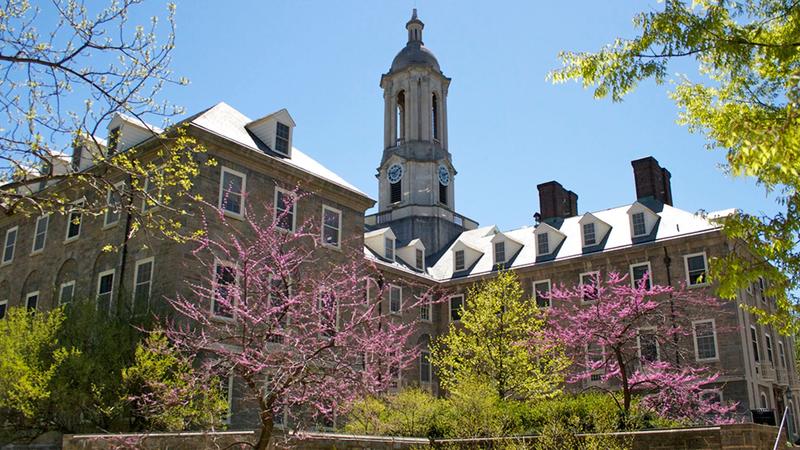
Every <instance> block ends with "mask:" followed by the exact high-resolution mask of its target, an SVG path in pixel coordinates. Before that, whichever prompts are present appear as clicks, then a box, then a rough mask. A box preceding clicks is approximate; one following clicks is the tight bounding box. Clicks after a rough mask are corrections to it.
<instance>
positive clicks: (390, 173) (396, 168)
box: [386, 164, 403, 184]
mask: <svg viewBox="0 0 800 450" xmlns="http://www.w3.org/2000/svg"><path fill="white" fill-rule="evenodd" d="M386 176H387V178H389V183H392V184H394V183H397V182H398V181H400V179H401V178H403V166H401V165H400V164H392V166H391V167H389V170H387V171H386Z"/></svg>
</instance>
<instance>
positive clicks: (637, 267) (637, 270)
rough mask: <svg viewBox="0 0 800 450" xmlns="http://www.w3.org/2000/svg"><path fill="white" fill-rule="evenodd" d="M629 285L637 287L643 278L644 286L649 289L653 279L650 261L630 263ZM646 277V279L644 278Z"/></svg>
mask: <svg viewBox="0 0 800 450" xmlns="http://www.w3.org/2000/svg"><path fill="white" fill-rule="evenodd" d="M630 270H631V285H632V286H633V287H634V288H638V287H639V286H640V285H641V284H642V280H644V288H645V289H647V290H650V287H651V286H652V281H653V275H652V271H651V270H650V263H649V262H646V263H640V264H631V269H630ZM645 277H646V279H645Z"/></svg>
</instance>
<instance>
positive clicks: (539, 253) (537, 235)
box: [536, 231, 552, 256]
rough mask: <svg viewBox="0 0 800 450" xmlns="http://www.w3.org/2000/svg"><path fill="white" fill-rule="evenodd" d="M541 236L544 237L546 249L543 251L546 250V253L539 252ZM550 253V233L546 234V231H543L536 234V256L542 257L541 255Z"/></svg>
mask: <svg viewBox="0 0 800 450" xmlns="http://www.w3.org/2000/svg"><path fill="white" fill-rule="evenodd" d="M542 236H546V237H545V241H546V243H547V248H546V249H545V250H547V251H546V252H542V251H540V250H541V249H542V248H541V244H540V240H541V238H542ZM550 253H552V252H551V251H550V233H548V232H546V231H543V232H541V233H536V255H537V256H543V255H549V254H550Z"/></svg>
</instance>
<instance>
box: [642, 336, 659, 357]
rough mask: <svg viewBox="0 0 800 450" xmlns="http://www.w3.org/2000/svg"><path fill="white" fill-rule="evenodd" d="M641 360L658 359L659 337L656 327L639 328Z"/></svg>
mask: <svg viewBox="0 0 800 450" xmlns="http://www.w3.org/2000/svg"><path fill="white" fill-rule="evenodd" d="M638 341H639V360H641V361H643V362H644V361H646V362H655V361H658V356H659V354H658V339H657V337H656V330H655V329H654V328H640V329H639V336H638Z"/></svg>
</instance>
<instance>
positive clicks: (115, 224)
mask: <svg viewBox="0 0 800 450" xmlns="http://www.w3.org/2000/svg"><path fill="white" fill-rule="evenodd" d="M118 223H119V220H118V221H116V222H112V223H106V224H103V228H102V230H110V229H112V228H114V227H116V226H117V224H118Z"/></svg>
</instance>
